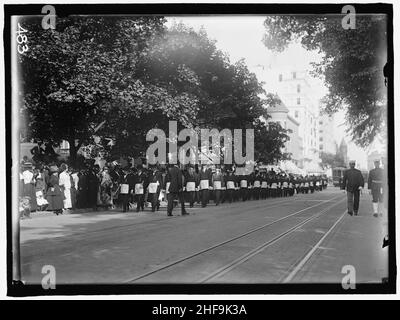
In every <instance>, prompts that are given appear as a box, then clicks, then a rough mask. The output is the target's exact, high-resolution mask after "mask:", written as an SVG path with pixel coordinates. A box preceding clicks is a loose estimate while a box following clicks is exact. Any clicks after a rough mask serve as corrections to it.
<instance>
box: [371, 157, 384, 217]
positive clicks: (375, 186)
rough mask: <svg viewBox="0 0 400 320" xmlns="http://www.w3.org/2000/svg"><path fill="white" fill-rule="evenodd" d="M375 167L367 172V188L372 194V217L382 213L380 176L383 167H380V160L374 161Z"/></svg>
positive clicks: (381, 175) (381, 176)
mask: <svg viewBox="0 0 400 320" xmlns="http://www.w3.org/2000/svg"><path fill="white" fill-rule="evenodd" d="M374 165H375V168H374V169H372V170H371V171H370V172H369V174H368V189H369V190H371V191H370V192H371V194H372V207H373V210H374V214H373V216H374V217H378V215H379V214H381V215H382V209H383V208H382V202H383V190H382V178H383V169H382V168H380V160H375V161H374ZM379 204H380V205H379Z"/></svg>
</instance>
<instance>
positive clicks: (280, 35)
mask: <svg viewBox="0 0 400 320" xmlns="http://www.w3.org/2000/svg"><path fill="white" fill-rule="evenodd" d="M343 17H344V15H329V16H324V15H308V16H302V15H292V16H289V15H287V16H269V17H267V18H266V20H265V21H264V26H265V30H266V31H265V35H264V39H263V42H264V44H265V45H266V46H267V47H268V48H269V49H272V50H275V51H282V50H284V49H285V48H286V47H287V46H288V44H289V43H291V42H292V41H300V42H301V44H302V45H303V46H304V48H306V49H307V50H318V52H320V53H322V54H323V59H322V61H321V62H320V63H315V64H314V70H313V75H315V76H320V77H322V79H324V81H325V84H326V86H327V88H328V90H329V92H328V94H327V95H326V96H325V98H324V109H325V112H327V113H328V114H332V113H335V112H336V111H339V110H346V119H347V124H348V132H349V133H350V134H351V135H352V138H353V140H354V142H355V143H356V144H358V145H359V146H361V147H366V146H368V145H369V144H370V143H371V142H372V141H373V140H374V138H375V137H376V136H377V134H379V132H380V131H381V130H382V129H383V130H386V127H385V123H386V106H387V105H386V94H387V91H386V88H385V85H384V77H383V67H384V65H385V63H386V59H387V52H386V51H387V47H386V46H387V44H386V17H385V16H384V15H361V14H357V15H356V28H355V29H344V28H343V27H342V18H343Z"/></svg>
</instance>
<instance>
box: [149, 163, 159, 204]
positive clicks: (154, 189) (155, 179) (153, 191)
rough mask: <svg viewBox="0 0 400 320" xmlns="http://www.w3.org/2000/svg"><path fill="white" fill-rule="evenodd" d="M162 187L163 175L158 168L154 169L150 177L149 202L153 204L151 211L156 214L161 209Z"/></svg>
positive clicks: (154, 167)
mask: <svg viewBox="0 0 400 320" xmlns="http://www.w3.org/2000/svg"><path fill="white" fill-rule="evenodd" d="M161 185H162V174H161V172H160V171H159V170H158V168H157V166H153V167H152V172H151V173H150V175H149V177H148V187H147V189H148V200H149V201H150V203H151V211H152V212H155V211H156V208H157V210H159V209H160V201H159V200H158V198H159V196H160V190H161Z"/></svg>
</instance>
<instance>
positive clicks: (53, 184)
mask: <svg viewBox="0 0 400 320" xmlns="http://www.w3.org/2000/svg"><path fill="white" fill-rule="evenodd" d="M49 171H50V177H49V181H48V184H47V186H48V189H47V193H46V200H47V202H48V203H49V205H48V206H47V211H53V212H54V213H55V214H56V215H59V214H60V213H61V214H62V210H63V207H64V201H63V200H64V194H63V192H62V190H61V188H60V185H59V177H58V168H57V167H56V166H52V167H50V170H49Z"/></svg>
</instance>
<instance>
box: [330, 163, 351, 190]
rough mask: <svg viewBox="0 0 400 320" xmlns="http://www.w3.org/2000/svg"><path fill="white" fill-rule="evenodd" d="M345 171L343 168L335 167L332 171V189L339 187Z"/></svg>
mask: <svg viewBox="0 0 400 320" xmlns="http://www.w3.org/2000/svg"><path fill="white" fill-rule="evenodd" d="M346 170H347V168H345V167H335V168H333V169H332V181H333V186H334V187H340V186H341V184H342V180H343V174H344V172H345V171H346Z"/></svg>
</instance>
